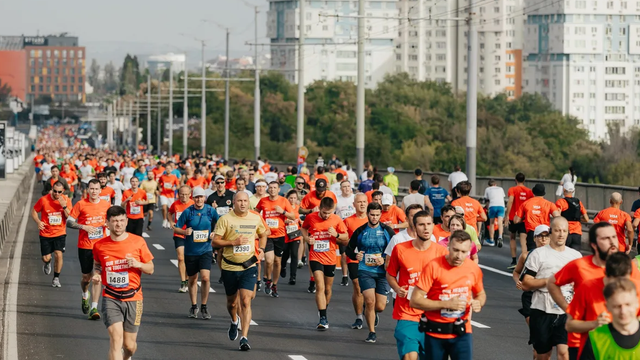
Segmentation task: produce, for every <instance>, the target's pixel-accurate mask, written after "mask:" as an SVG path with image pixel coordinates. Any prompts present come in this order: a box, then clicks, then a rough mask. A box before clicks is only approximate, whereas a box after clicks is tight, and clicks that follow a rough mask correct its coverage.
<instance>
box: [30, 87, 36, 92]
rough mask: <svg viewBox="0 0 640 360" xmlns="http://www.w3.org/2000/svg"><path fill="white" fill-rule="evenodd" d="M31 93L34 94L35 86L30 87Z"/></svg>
mask: <svg viewBox="0 0 640 360" xmlns="http://www.w3.org/2000/svg"><path fill="white" fill-rule="evenodd" d="M31 92H32V93H33V92H36V86H35V85H31Z"/></svg>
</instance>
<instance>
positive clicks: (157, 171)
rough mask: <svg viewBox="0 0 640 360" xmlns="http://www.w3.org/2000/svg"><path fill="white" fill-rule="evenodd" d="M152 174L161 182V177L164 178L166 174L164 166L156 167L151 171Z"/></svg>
mask: <svg viewBox="0 0 640 360" xmlns="http://www.w3.org/2000/svg"><path fill="white" fill-rule="evenodd" d="M151 172H152V173H153V175H154V176H155V177H156V181H157V182H160V177H161V176H162V174H164V168H163V167H162V166H160V167H155V168H153V169H151Z"/></svg>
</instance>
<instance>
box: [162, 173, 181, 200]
mask: <svg viewBox="0 0 640 360" xmlns="http://www.w3.org/2000/svg"><path fill="white" fill-rule="evenodd" d="M158 184H160V188H161V189H162V190H161V191H160V196H164V197H166V198H169V199H173V198H175V197H176V192H175V190H174V187H176V188H177V187H179V186H180V180H178V178H177V177H176V176H175V175H173V174H170V175H162V176H160V181H158Z"/></svg>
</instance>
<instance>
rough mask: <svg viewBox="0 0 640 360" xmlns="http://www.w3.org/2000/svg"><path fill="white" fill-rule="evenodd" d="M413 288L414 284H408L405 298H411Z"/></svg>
mask: <svg viewBox="0 0 640 360" xmlns="http://www.w3.org/2000/svg"><path fill="white" fill-rule="evenodd" d="M415 288H416V287H415V286H409V290H408V291H407V299H411V295H413V289H415Z"/></svg>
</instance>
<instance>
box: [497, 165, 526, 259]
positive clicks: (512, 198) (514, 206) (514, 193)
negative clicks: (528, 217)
mask: <svg viewBox="0 0 640 360" xmlns="http://www.w3.org/2000/svg"><path fill="white" fill-rule="evenodd" d="M524 181H525V176H524V174H523V173H517V174H516V186H513V187H511V188H509V191H508V192H507V196H508V197H509V200H508V201H507V210H506V211H507V214H509V216H506V217H505V218H504V227H506V228H509V233H510V235H509V236H510V242H509V247H510V250H511V264H510V265H509V266H508V267H507V269H508V270H512V269H515V268H516V255H517V254H516V253H517V250H518V246H517V244H516V235H517V234H519V237H520V248H521V249H525V248H526V247H527V230H526V229H525V228H524V223H523V222H520V223H518V224H516V223H515V222H514V221H513V219H514V218H515V216H516V211H518V209H520V206H522V203H524V202H525V201H527V200H529V199H531V198H532V197H533V192H531V189H529V188H528V187H526V186H524Z"/></svg>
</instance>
